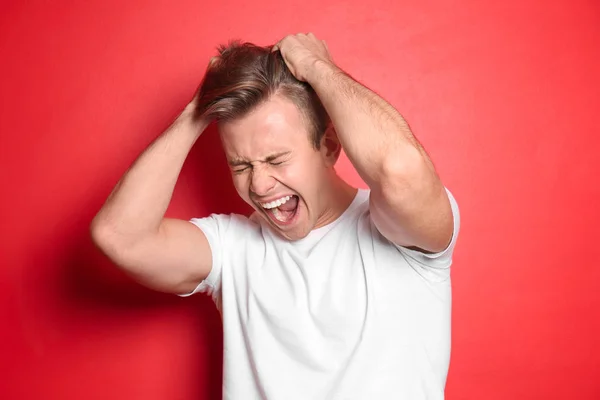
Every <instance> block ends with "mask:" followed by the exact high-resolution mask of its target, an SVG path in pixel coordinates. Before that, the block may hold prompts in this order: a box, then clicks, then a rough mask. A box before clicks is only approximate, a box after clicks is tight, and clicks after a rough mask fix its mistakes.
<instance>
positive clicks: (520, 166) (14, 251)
mask: <svg viewBox="0 0 600 400" xmlns="http://www.w3.org/2000/svg"><path fill="white" fill-rule="evenodd" d="M0 11H1V12H0V54H1V57H2V61H1V62H0V77H1V80H2V83H1V89H0V90H1V97H0V101H1V103H0V133H1V137H0V160H1V166H0V185H1V188H2V197H1V200H0V202H1V203H0V213H1V215H0V225H1V234H2V237H1V241H0V246H1V247H0V250H1V252H0V264H1V267H0V309H1V314H0V318H1V322H2V330H1V336H0V359H1V361H0V397H1V398H2V399H33V398H43V399H64V400H70V399H82V398H86V399H106V398H112V399H140V398H144V399H147V400H152V399H157V400H158V399H161V400H162V399H209V398H210V399H217V398H218V397H219V395H220V386H221V382H220V380H221V372H220V368H221V365H220V356H221V346H222V341H221V333H222V332H221V327H220V320H219V316H218V313H217V312H216V310H215V309H214V307H213V305H212V303H211V302H210V300H208V299H207V298H204V297H201V296H196V297H195V298H188V299H180V298H177V297H175V296H168V295H163V294H157V293H153V292H150V291H149V290H146V289H144V288H141V287H139V286H137V285H136V284H134V283H132V282H131V281H129V280H128V279H127V278H126V277H124V276H123V275H122V274H121V273H119V272H117V270H116V269H115V268H114V267H113V266H112V265H111V264H110V263H109V262H108V261H107V260H106V259H104V258H103V257H102V256H101V255H100V254H99V252H98V251H96V250H95V249H94V247H93V246H92V244H91V242H90V239H89V237H88V225H89V222H90V220H91V218H92V217H93V215H94V214H95V212H96V211H97V210H98V209H99V208H100V206H101V205H102V203H103V201H104V199H105V198H106V196H107V195H108V194H109V192H110V190H111V188H112V187H113V185H114V184H115V183H116V181H117V180H118V178H119V177H120V176H121V174H122V173H123V172H124V171H125V169H126V168H127V167H128V165H129V164H130V163H131V162H132V161H133V160H134V158H135V157H136V155H137V154H138V153H139V152H140V151H141V150H142V149H144V148H145V146H146V145H147V144H148V143H149V142H150V141H151V140H152V139H153V138H154V137H155V136H156V135H158V134H159V133H160V132H161V131H162V130H163V129H164V128H166V127H167V126H168V125H169V123H170V122H171V120H172V118H173V117H174V116H176V114H177V113H178V111H179V110H180V109H181V108H182V107H183V106H184V105H185V103H186V101H188V100H189V99H190V97H191V95H192V94H193V92H194V90H195V88H196V87H197V85H198V83H199V80H200V79H201V77H202V74H203V72H204V69H205V66H206V64H207V62H208V60H209V58H210V56H211V55H213V54H214V47H215V46H216V45H217V44H218V43H222V42H225V41H227V40H228V39H230V38H242V39H245V40H248V41H254V42H256V43H258V44H270V43H274V42H275V41H277V40H278V39H280V38H281V37H282V36H283V35H284V34H286V33H295V32H299V31H301V32H308V31H312V32H314V33H316V34H317V35H318V36H319V37H321V38H323V39H326V40H327V42H328V44H329V47H330V49H331V50H332V53H333V55H334V58H335V59H336V60H337V61H338V63H339V64H340V65H341V66H342V67H343V68H345V69H346V70H347V71H349V72H350V73H351V74H353V75H354V76H355V77H356V78H357V79H359V80H361V81H363V82H364V83H366V84H367V85H368V86H370V87H371V88H373V89H374V90H376V91H378V92H379V93H381V94H382V95H383V96H384V97H385V98H387V99H388V100H389V101H391V102H392V103H393V104H394V105H395V106H396V107H397V108H398V109H399V110H400V111H401V112H402V113H403V114H404V115H405V116H406V117H407V119H408V120H409V122H410V124H411V126H412V128H413V129H414V131H415V133H416V135H417V136H418V137H419V138H420V140H421V141H422V142H423V143H424V145H425V147H426V148H427V149H428V151H429V153H430V154H431V156H432V158H433V159H434V161H435V163H436V165H437V168H438V170H439V172H440V174H441V176H442V178H443V180H444V182H445V183H446V185H447V186H448V187H449V188H450V189H451V190H452V191H453V192H454V193H455V195H456V197H457V198H458V201H459V203H460V206H461V211H462V220H463V225H462V232H461V237H460V241H459V244H458V248H457V250H456V257H455V264H454V267H453V268H454V270H453V285H454V286H453V288H454V304H453V307H454V308H453V310H454V311H453V338H452V344H453V347H452V361H451V367H450V373H449V378H448V385H447V398H448V399H450V400H459V399H486V400H496V399H497V400H500V399H502V400H505V399H578V400H584V399H590V400H592V399H599V398H600V376H599V375H600V374H599V371H600V343H599V341H600V322H599V314H600V311H599V309H600V295H599V293H600V291H599V289H600V286H599V282H600V268H599V266H600V261H599V256H598V240H599V239H600V230H599V226H600V224H599V222H600V207H599V205H600V191H599V186H598V184H599V179H598V173H599V172H600V171H599V168H598V162H597V159H595V158H597V154H598V150H600V146H599V143H600V139H599V135H600V129H599V128H598V121H597V119H598V114H599V112H600V83H599V81H600V61H599V56H600V5H599V3H598V2H597V1H595V0H588V1H583V0H580V1H568V0H562V1H543V0H536V1H519V0H510V1H502V2H500V1H495V2H489V1H476V0H470V1H462V2H457V1H442V0H420V1H385V0H374V1H367V2H365V1H354V2H348V1H339V0H337V1H331V2H324V1H313V0H310V1H304V2H296V3H291V2H282V1H275V0H271V1H263V2H256V3H249V2H244V1H240V0H237V1H219V2H210V3H207V2H200V1H176V2H171V1H167V0H163V1H157V0H154V1H115V0H110V1H107V0H102V1H100V0H94V1H85V2H82V1H62V2H47V1H39V0H37V1H28V2H17V1H8V2H6V1H5V2H3V3H2V6H1V10H0ZM216 149H217V151H215V150H216ZM339 170H340V172H341V173H342V174H343V176H345V177H346V178H347V179H349V180H350V181H351V182H353V183H356V184H359V185H361V186H362V184H361V183H360V182H359V180H358V178H357V175H356V174H355V173H354V172H353V171H352V169H351V167H350V165H349V163H348V162H347V160H346V159H343V160H342V161H341V162H340V164H339ZM245 210H246V209H245V208H244V206H243V205H242V204H241V203H240V201H239V200H238V199H237V198H236V194H235V192H234V191H233V189H232V187H231V184H230V178H229V176H228V173H227V170H226V168H225V165H224V163H223V156H222V153H221V150H219V144H218V141H217V137H216V134H215V132H214V130H211V131H209V132H207V133H206V135H205V136H203V137H202V138H201V139H200V141H199V142H198V144H197V146H196V147H195V148H194V150H193V151H192V153H191V155H190V157H189V159H188V161H187V163H186V166H185V168H184V171H183V174H182V177H181V179H180V181H179V183H178V186H177V189H176V193H175V196H174V199H173V203H172V206H171V208H170V210H169V215H170V216H177V217H181V218H185V219H187V218H190V217H192V216H205V215H207V214H208V213H210V212H230V211H236V212H243V211H245Z"/></svg>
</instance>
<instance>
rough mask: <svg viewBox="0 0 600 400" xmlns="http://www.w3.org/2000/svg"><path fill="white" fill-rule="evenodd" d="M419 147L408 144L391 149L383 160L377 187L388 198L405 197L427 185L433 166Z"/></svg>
mask: <svg viewBox="0 0 600 400" xmlns="http://www.w3.org/2000/svg"><path fill="white" fill-rule="evenodd" d="M427 161H428V160H427V159H426V156H424V155H423V154H422V153H421V152H420V151H419V149H417V148H415V147H414V146H408V147H407V148H406V149H403V150H402V151H391V152H389V154H387V155H386V156H385V157H384V158H383V161H382V162H381V167H380V172H379V174H378V175H379V176H378V182H377V183H378V184H377V185H376V186H377V189H378V191H379V192H380V194H381V195H383V196H384V197H386V198H395V199H397V198H404V197H406V195H408V194H410V193H415V191H418V190H419V188H420V187H422V186H423V185H426V184H427V182H428V179H427V178H428V176H430V175H431V168H430V167H429V165H428V164H429V163H428V162H427Z"/></svg>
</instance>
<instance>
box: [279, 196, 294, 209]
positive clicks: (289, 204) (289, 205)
mask: <svg viewBox="0 0 600 400" xmlns="http://www.w3.org/2000/svg"><path fill="white" fill-rule="evenodd" d="M297 206H298V197H297V196H292V198H291V199H289V200H288V201H287V202H286V203H285V204H282V205H280V206H279V207H277V208H279V210H280V211H293V210H295V209H296V207H297Z"/></svg>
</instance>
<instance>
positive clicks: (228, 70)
mask: <svg viewBox="0 0 600 400" xmlns="http://www.w3.org/2000/svg"><path fill="white" fill-rule="evenodd" d="M272 48H273V47H272V46H266V47H261V46H256V45H254V44H252V43H242V42H239V41H234V42H231V43H229V44H228V45H227V46H220V47H219V49H218V50H219V56H218V57H215V58H214V59H213V60H212V61H211V63H210V65H209V67H208V70H207V71H206V75H205V76H204V80H203V82H202V83H201V85H200V93H199V99H198V105H197V107H198V108H197V110H196V112H197V113H198V115H202V116H203V117H207V118H210V119H214V120H216V121H217V122H227V121H231V120H234V119H237V118H241V117H243V116H244V115H246V114H247V113H248V112H250V111H252V110H253V109H254V108H255V107H257V106H258V105H260V104H261V103H263V102H264V101H266V100H268V99H269V98H270V97H271V96H273V95H275V94H281V95H283V96H285V97H286V98H288V99H289V100H291V101H292V102H293V103H294V104H295V105H296V107H297V108H298V109H299V110H300V112H301V114H302V116H303V118H304V119H305V121H306V122H307V125H308V128H309V134H310V140H311V142H312V144H313V146H314V147H315V149H318V148H319V144H320V142H321V138H322V137H323V134H324V132H325V130H326V129H327V127H328V125H329V123H330V119H329V116H328V115H327V112H326V111H325V108H324V107H323V104H322V103H321V101H320V100H319V98H318V96H317V94H316V93H315V91H314V89H313V88H312V87H311V86H310V85H309V84H308V83H306V82H301V81H299V80H297V79H296V78H295V77H294V75H292V73H291V71H290V70H289V69H288V67H287V65H286V64H285V61H284V60H283V57H282V56H281V53H280V52H279V50H277V51H272Z"/></svg>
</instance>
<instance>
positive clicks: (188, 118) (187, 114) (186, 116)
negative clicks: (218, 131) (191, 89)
mask: <svg viewBox="0 0 600 400" xmlns="http://www.w3.org/2000/svg"><path fill="white" fill-rule="evenodd" d="M176 122H177V123H179V124H182V125H184V126H187V127H189V128H190V129H191V130H192V131H193V132H194V133H195V134H196V135H198V136H200V134H201V133H202V132H203V131H204V129H206V127H207V126H208V124H209V123H210V121H207V120H206V119H205V118H203V116H199V115H198V112H197V110H196V108H195V105H194V104H193V103H190V104H188V105H187V106H186V107H185V108H184V109H183V111H182V112H181V113H180V114H179V116H178V117H177V120H176Z"/></svg>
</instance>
